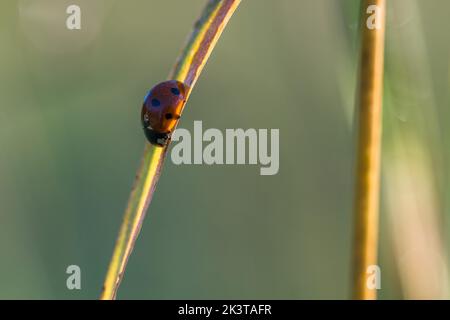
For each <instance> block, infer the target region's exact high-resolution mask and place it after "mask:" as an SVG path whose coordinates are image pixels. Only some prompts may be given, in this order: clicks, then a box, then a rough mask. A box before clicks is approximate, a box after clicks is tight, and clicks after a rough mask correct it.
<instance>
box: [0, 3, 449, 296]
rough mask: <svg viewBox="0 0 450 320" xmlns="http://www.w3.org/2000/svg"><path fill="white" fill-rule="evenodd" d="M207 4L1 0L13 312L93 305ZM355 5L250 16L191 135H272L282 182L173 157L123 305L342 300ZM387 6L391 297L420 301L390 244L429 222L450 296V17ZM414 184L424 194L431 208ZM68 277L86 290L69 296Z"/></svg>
mask: <svg viewBox="0 0 450 320" xmlns="http://www.w3.org/2000/svg"><path fill="white" fill-rule="evenodd" d="M70 4H77V5H79V6H80V7H81V10H82V29H81V30H79V31H69V30H67V29H66V26H65V20H66V18H67V16H68V15H67V14H66V8H67V7H68V6H69V5H70ZM204 4H205V0H190V1H183V0H178V1H162V0H152V1H146V0H134V1H121V0H115V1H113V0H102V1H101V0H95V1H94V0H90V1H88V0H85V1H80V0H70V1H66V0H39V1H36V0H3V1H1V3H0V55H1V59H0V257H1V258H0V298H3V299H12V298H21V299H28V298H32V299H39V298H41V299H82V298H83V299H95V298H98V296H99V294H100V290H101V286H102V283H103V280H104V275H105V272H106V269H107V265H108V263H109V259H110V257H111V254H112V249H113V245H114V242H115V240H116V236H117V233H118V229H119V225H120V223H121V220H122V215H123V210H124V208H125V205H126V201H127V199H128V195H129V191H130V188H131V185H132V182H133V179H134V175H135V172H136V169H137V167H138V164H139V160H140V157H141V154H142V151H143V146H144V142H145V140H144V135H143V133H142V130H141V126H140V108H141V105H142V100H143V97H144V95H145V93H146V91H147V90H148V89H150V88H151V87H152V86H153V85H154V84H156V83H158V82H160V81H162V80H164V79H165V78H166V77H167V74H168V73H169V70H170V69H171V67H172V65H173V63H174V62H175V59H176V57H177V56H178V54H179V52H180V50H181V48H182V46H183V44H184V43H185V41H186V37H187V36H188V34H189V33H190V31H191V28H192V26H193V23H194V22H195V20H196V18H197V17H198V16H199V14H200V12H201V9H202V8H203V6H204ZM358 9H359V1H356V0H277V1H274V0H243V1H242V4H241V6H240V7H239V8H238V10H237V12H236V14H235V15H234V16H233V18H232V19H231V21H230V24H229V25H228V27H227V28H226V30H225V32H224V34H223V36H222V38H221V39H220V41H219V43H218V45H217V47H216V49H215V50H214V52H213V54H212V56H211V58H210V60H209V62H208V64H207V65H206V68H205V69H204V73H203V74H202V76H201V77H200V79H199V81H198V83H197V85H196V87H195V89H194V90H193V94H192V96H191V99H190V100H189V102H188V105H187V107H186V109H185V112H184V114H183V118H182V120H181V123H180V127H183V128H188V129H191V128H192V127H193V121H194V120H202V121H203V127H204V128H219V129H221V130H225V129H226V128H256V129H258V128H279V129H280V171H279V173H278V174H277V175H275V176H260V175H259V167H258V166H249V165H247V166H242V165H241V166H238V165H234V166H232V165H228V166H225V165H223V166H217V165H216V166H206V165H203V166H198V165H197V166H196V165H182V166H175V165H173V164H172V163H171V161H170V159H168V160H169V161H166V164H165V167H164V170H163V174H162V177H161V180H160V182H159V184H158V188H157V191H156V194H155V197H154V199H153V202H152V203H151V206H150V209H149V212H148V215H147V218H146V220H145V222H144V224H143V228H142V232H141V235H140V237H139V239H138V241H137V244H136V247H135V250H134V252H133V254H132V256H131V258H130V260H129V264H128V267H127V270H126V273H125V277H124V279H123V282H122V285H121V287H120V289H119V294H118V298H122V299H147V298H148V299H195V298H203V299H205V298H223V299H241V298H242V299H316V298H319V299H346V298H348V297H349V293H350V272H351V264H350V258H351V248H352V244H351V241H352V201H353V197H352V193H353V192H352V190H353V180H354V179H353V152H354V147H353V146H354V139H355V132H354V129H353V125H352V123H353V120H352V114H353V112H352V110H353V105H354V96H355V86H356V75H357V73H356V68H357V62H358V58H357V57H358V54H357V50H358ZM388 10H389V13H388V20H387V23H388V24H387V33H388V36H387V51H386V52H387V57H386V69H387V74H386V90H385V92H386V96H385V136H384V138H385V146H386V153H385V154H386V155H387V156H386V158H383V160H384V162H383V168H384V169H383V170H384V171H383V190H382V195H383V196H382V200H383V204H382V213H381V225H380V226H381V230H380V267H381V270H382V289H381V290H380V292H379V295H380V298H382V299H393V298H404V297H410V296H408V295H407V291H405V287H407V283H409V282H408V281H409V280H405V278H404V277H402V272H406V271H402V270H403V269H402V268H405V264H403V265H402V263H401V261H404V260H402V258H399V256H403V253H405V252H406V251H408V252H410V251H411V252H413V253H414V250H416V248H417V244H412V243H411V241H410V240H407V241H403V242H402V241H401V239H400V240H398V241H397V240H396V239H397V238H396V236H398V235H403V233H402V230H403V229H405V228H403V229H400V231H399V232H396V231H398V230H399V229H397V228H398V227H399V226H400V227H402V226H405V224H404V221H405V220H400V221H399V220H396V218H395V217H401V215H399V214H396V212H402V213H403V216H404V217H405V219H406V221H410V220H411V219H410V217H411V216H410V215H408V214H409V213H410V212H416V213H417V215H415V216H417V217H419V218H418V219H417V220H418V221H419V222H418V223H419V224H420V223H421V222H423V220H424V219H422V214H423V215H426V216H427V217H428V216H431V217H432V219H431V220H432V222H431V223H430V225H431V227H430V226H429V225H427V226H428V227H427V228H420V225H419V228H418V230H419V231H418V232H422V234H423V235H424V238H425V239H428V237H429V236H431V235H433V239H434V238H435V237H434V236H436V238H437V240H436V239H435V240H433V241H434V242H433V241H431V244H430V245H428V244H424V243H425V242H421V244H422V245H423V248H422V247H421V250H422V251H423V250H424V251H425V252H429V251H431V250H428V248H429V246H432V245H433V244H434V245H435V246H436V247H437V249H433V254H435V255H439V258H442V259H443V261H442V263H443V268H444V271H443V276H442V277H439V278H438V279H437V280H436V281H437V283H438V284H442V285H443V286H444V287H445V286H446V283H445V281H446V278H445V275H446V272H447V271H446V262H447V258H446V257H445V255H443V254H442V252H444V253H445V249H444V248H445V245H446V238H445V233H446V230H447V229H448V224H447V223H445V221H446V216H445V213H446V212H447V210H446V203H447V198H448V196H447V194H448V184H447V180H448V179H447V177H448V165H447V163H446V158H447V157H448V152H447V151H446V150H447V149H448V147H449V145H448V142H447V141H446V140H447V139H446V137H448V136H449V134H450V132H448V129H447V128H446V124H447V123H448V115H449V113H448V112H449V111H448V110H449V108H448V107H449V95H448V89H449V61H450V60H449V58H450V55H449V53H450V39H449V37H448V29H449V27H450V25H449V24H450V22H449V20H448V12H450V2H449V1H447V0H433V1H424V0H423V1H413V0H394V1H390V4H389V7H388ZM405 141H406V142H405ZM411 141H412V142H411ZM411 145H413V147H411V148H412V150H413V151H414V152H418V151H417V150H419V151H420V152H421V154H423V155H425V156H424V157H425V158H426V160H424V161H422V162H421V163H420V164H419V166H422V167H426V169H423V170H422V171H424V172H425V173H424V174H422V175H421V176H420V177H414V174H415V172H417V171H416V170H413V169H411V170H409V171H407V172H406V176H407V177H410V178H411V176H412V177H413V178H411V179H408V178H402V177H404V175H405V173H403V175H402V174H400V173H398V171H395V172H393V171H390V170H394V169H395V168H397V167H398V168H410V167H408V166H413V168H415V167H414V166H415V165H416V164H415V162H414V159H415V157H414V156H411V154H410V153H408V152H406V153H405V152H404V151H405V149H406V150H410V149H408V146H411ZM402 152H403V153H402ZM399 154H400V155H399ZM405 154H406V156H404V155H405ZM402 155H403V156H404V157H403V158H402ZM408 155H409V156H408ZM399 159H403V160H402V161H404V162H401V161H400V160H399ZM389 161H394V162H395V161H397V162H395V163H396V164H397V166H390V162H389ZM399 161H400V162H399ZM422 167H421V168H422ZM392 168H393V169H392ZM422 171H421V172H422ZM410 175H411V176H410ZM392 177H394V178H395V177H399V178H398V179H397V180H395V181H400V182H403V184H402V183H399V184H395V181H394V182H392V181H391V180H390V179H391V178H392ZM417 179H422V180H417ZM424 180H426V181H427V183H425V184H424ZM404 185H406V187H405V186H404ZM418 186H421V187H423V186H426V187H427V190H428V191H427V194H431V196H430V197H427V199H426V200H423V201H422V199H421V198H420V197H421V196H422V195H423V194H424V191H423V190H415V191H414V192H413V191H411V188H415V187H418ZM402 187H404V189H401V188H402ZM408 188H409V189H408ZM400 194H401V195H409V196H410V198H412V200H411V199H410V198H405V199H406V200H404V201H403V202H402V201H400V200H401V199H403V198H401V197H400ZM398 199H400V200H398ZM414 200H417V201H414ZM424 201H425V202H424ZM424 203H425V204H430V206H431V207H432V209H429V210H428V209H423V206H424ZM402 204H409V205H410V207H405V206H404V205H403V206H400V207H399V205H402ZM421 206H422V207H421ZM425 206H426V205H425ZM396 208H397V209H396ZM398 208H400V209H398ZM427 208H428V207H427ZM390 217H394V218H393V219H392V218H390ZM433 221H434V222H433ZM436 226H439V228H438V229H436ZM430 228H431V229H430ZM408 230H410V229H408ZM392 231H394V232H392ZM412 235H413V236H412V238H414V239H417V237H416V233H414V232H413V233H412ZM419 238H420V237H419ZM402 239H403V238H402ZM407 239H408V238H407ZM410 239H411V238H410ZM420 239H421V238H420ZM424 241H428V240H424ZM405 243H406V245H405ZM426 243H428V242H426ZM408 246H410V247H408ZM405 248H406V249H405ZM433 248H434V247H433ZM402 250H403V251H405V252H403V251H402ZM419 251H420V250H419ZM422 251H421V252H422ZM435 251H436V252H435ZM420 260H421V259H419V261H420ZM438 260H439V259H438ZM399 261H400V262H399ZM427 261H428V260H427ZM71 264H75V265H79V266H80V267H81V272H82V289H81V290H73V291H70V290H68V289H67V288H66V278H67V276H68V275H67V274H66V272H65V271H66V268H67V266H68V265H71ZM408 266H410V264H406V268H408ZM433 267H435V266H433V265H432V266H431V267H427V266H425V267H424V269H423V270H422V271H420V272H421V273H420V274H414V275H413V278H414V277H421V276H423V277H426V276H427V274H430V273H433V272H432V270H433V269H430V268H433ZM418 272H419V271H418ZM405 281H406V282H405ZM424 282H426V283H429V281H428V280H426V279H425V280H424ZM405 283H406V284H405ZM405 292H406V293H405Z"/></svg>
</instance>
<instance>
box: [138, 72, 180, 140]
mask: <svg viewBox="0 0 450 320" xmlns="http://www.w3.org/2000/svg"><path fill="white" fill-rule="evenodd" d="M186 94H187V90H186V86H185V85H184V84H183V83H182V82H180V81H176V80H169V81H164V82H161V83H159V84H157V85H156V86H154V87H153V88H152V89H151V90H150V91H149V93H148V94H147V96H146V97H145V98H144V105H143V106H142V112H141V121H142V126H143V127H144V133H145V136H146V137H147V139H148V141H149V142H150V143H151V144H154V145H158V146H165V145H166V144H167V143H168V141H169V140H170V136H171V134H172V132H173V130H174V129H175V127H176V125H177V123H178V121H179V119H180V116H181V111H182V110H183V107H184V104H185V103H186Z"/></svg>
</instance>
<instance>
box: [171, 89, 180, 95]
mask: <svg viewBox="0 0 450 320" xmlns="http://www.w3.org/2000/svg"><path fill="white" fill-rule="evenodd" d="M170 91H171V92H172V93H173V94H174V95H176V96H178V95H179V94H180V90H178V89H177V88H172V89H170Z"/></svg>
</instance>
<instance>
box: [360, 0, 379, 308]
mask: <svg viewBox="0 0 450 320" xmlns="http://www.w3.org/2000/svg"><path fill="white" fill-rule="evenodd" d="M372 5H375V6H377V8H378V12H377V15H376V23H377V27H376V28H372V29H370V28H369V27H368V25H367V21H368V20H367V19H368V18H369V16H370V15H371V14H374V13H373V12H372V13H368V12H367V10H368V8H369V6H372ZM385 14H386V1H385V0H363V1H362V19H361V61H360V71H359V72H360V73H359V89H358V90H359V91H358V102H357V111H358V113H359V116H358V121H359V123H358V143H357V159H356V185H355V187H356V190H355V204H354V210H355V212H354V214H355V221H354V228H355V230H354V253H353V261H354V266H353V268H354V270H353V277H354V278H353V281H354V287H353V298H354V299H376V297H377V292H376V289H375V288H371V287H369V286H368V285H367V281H368V273H367V269H368V267H369V266H371V265H376V264H377V250H378V215H379V213H378V211H379V193H380V155H381V131H382V100H383V71H384V37H385ZM378 276H379V275H378Z"/></svg>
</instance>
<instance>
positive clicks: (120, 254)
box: [100, 0, 241, 300]
mask: <svg viewBox="0 0 450 320" xmlns="http://www.w3.org/2000/svg"><path fill="white" fill-rule="evenodd" d="M240 2H241V0H209V2H208V4H207V5H206V7H205V8H204V10H203V12H202V15H201V17H200V19H199V20H198V21H197V23H196V24H195V27H194V30H193V32H192V34H191V36H190V38H189V40H188V42H187V44H186V46H185V48H184V50H183V51H182V53H181V55H180V57H179V58H178V60H177V63H176V64H175V67H174V68H173V70H172V72H171V73H170V76H169V79H175V80H178V81H181V82H184V83H185V84H186V85H187V88H188V92H187V96H188V97H189V95H190V93H191V91H192V88H193V87H194V85H195V83H196V81H197V79H198V77H199V76H200V73H201V71H202V70H203V67H204V65H205V63H206V61H207V60H208V58H209V56H210V54H211V52H212V50H213V48H214V46H215V44H216V43H217V40H218V39H219V37H220V35H221V33H222V31H223V29H224V28H225V26H226V24H227V23H228V21H229V19H230V18H231V16H232V15H233V13H234V11H235V10H236V8H237V6H238V5H239V3H240ZM167 148H168V146H166V147H156V146H151V145H149V144H146V146H145V150H144V155H143V157H142V162H141V166H140V168H139V169H138V172H137V175H136V180H135V183H134V186H133V189H132V191H131V195H130V198H129V200H128V206H127V209H126V211H125V215H124V218H123V222H122V226H121V228H120V231H119V236H118V238H117V241H116V245H115V247H114V251H113V256H112V258H111V262H110V265H109V268H108V272H107V274H106V278H105V282H104V285H103V290H102V293H101V296H100V299H102V300H111V299H115V297H116V294H117V289H118V287H119V285H120V282H121V280H122V277H123V273H124V271H125V267H126V264H127V261H128V258H129V257H130V254H131V252H132V250H133V247H134V243H135V241H136V238H137V236H138V235H139V231H140V229H141V225H142V221H143V220H144V217H145V213H146V211H147V208H148V205H149V204H150V201H151V199H152V196H153V193H154V190H155V186H156V183H157V182H158V179H159V176H160V172H161V168H162V165H163V163H164V159H165V155H166V152H167Z"/></svg>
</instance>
